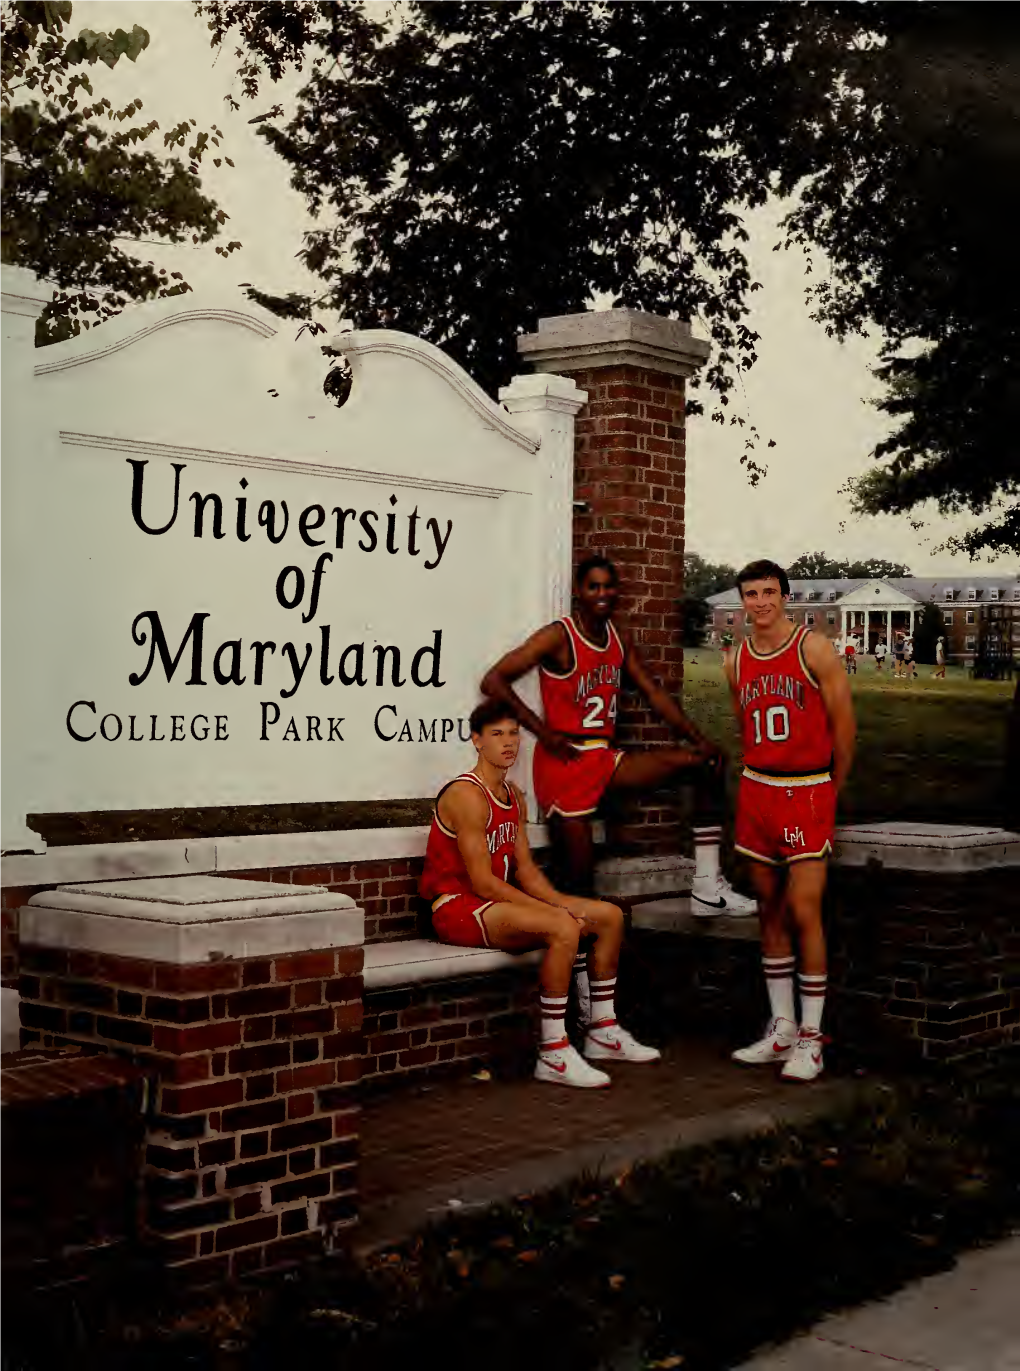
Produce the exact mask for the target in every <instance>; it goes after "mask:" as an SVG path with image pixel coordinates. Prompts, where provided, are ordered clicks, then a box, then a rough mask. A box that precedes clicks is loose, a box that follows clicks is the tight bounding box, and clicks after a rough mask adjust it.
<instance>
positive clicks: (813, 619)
mask: <svg viewBox="0 0 1020 1371" xmlns="http://www.w3.org/2000/svg"><path fill="white" fill-rule="evenodd" d="M814 621H815V616H814V615H813V614H809V615H808V616H807V622H808V623H809V624H813V623H814Z"/></svg>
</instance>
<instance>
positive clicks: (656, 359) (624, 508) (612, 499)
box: [518, 309, 709, 855]
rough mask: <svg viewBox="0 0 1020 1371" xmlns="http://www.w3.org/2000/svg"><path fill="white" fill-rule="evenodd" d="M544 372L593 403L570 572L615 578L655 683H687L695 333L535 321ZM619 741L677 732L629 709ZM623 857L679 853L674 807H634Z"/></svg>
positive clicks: (611, 321)
mask: <svg viewBox="0 0 1020 1371" xmlns="http://www.w3.org/2000/svg"><path fill="white" fill-rule="evenodd" d="M518 350H519V351H520V352H521V353H522V355H523V356H524V357H525V358H526V360H528V361H529V362H530V363H531V365H532V366H534V367H535V369H536V370H537V371H542V372H557V373H561V374H569V375H570V376H571V377H572V378H573V380H574V381H575V382H576V384H577V385H578V386H579V387H580V389H581V390H583V391H586V392H587V395H588V401H587V404H586V405H585V406H584V407H583V408H582V409H581V411H580V413H579V415H578V417H577V422H576V427H575V446H574V501H575V504H574V527H573V542H574V563H575V565H576V564H577V562H578V561H580V560H581V558H583V557H584V556H585V555H587V554H588V553H590V552H601V553H604V554H605V555H606V556H608V557H611V558H612V559H613V561H614V562H616V563H617V565H618V566H619V569H620V580H621V587H620V588H621V592H622V593H621V597H620V620H621V626H623V627H624V628H625V629H626V630H627V631H628V632H629V633H630V634H631V635H632V636H633V639H634V642H635V643H636V644H637V646H638V648H639V649H640V651H641V652H642V655H643V656H644V657H645V658H646V659H647V661H648V662H649V664H650V665H651V666H652V667H653V669H654V671H655V673H656V675H658V676H659V677H660V679H663V680H667V681H669V682H670V684H671V685H672V686H673V687H674V688H675V689H677V690H679V689H680V686H681V683H682V679H683V647H682V622H681V614H680V600H681V598H682V595H683V566H684V560H683V559H684V473H685V451H684V441H685V427H684V422H685V421H684V396H685V379H686V377H688V376H690V375H692V374H693V373H694V371H695V370H696V369H697V368H698V367H699V366H701V365H702V364H703V363H704V362H705V360H706V359H707V357H708V352H709V345H708V344H707V343H705V342H703V341H702V340H701V339H698V338H693V337H692V336H691V331H690V325H689V324H686V323H682V322H679V321H677V320H675V319H662V318H660V317H659V316H657V315H654V314H643V313H641V312H640V311H638V310H629V309H614V310H606V311H601V312H597V313H589V314H568V315H562V316H560V317H558V318H552V319H541V320H539V325H538V332H537V333H535V334H530V335H528V336H527V337H523V338H519V339H518ZM628 703H629V707H628V708H627V709H625V710H624V712H623V714H622V715H621V718H620V727H619V737H620V740H621V741H622V742H623V743H625V744H629V745H630V746H637V747H649V746H655V745H657V744H660V743H664V742H666V741H668V739H669V738H670V731H669V730H668V729H667V728H666V727H665V726H664V725H662V724H660V723H659V722H658V721H656V720H655V719H654V718H653V717H652V715H651V712H650V711H649V710H648V709H647V708H645V707H644V706H643V705H641V706H639V705H638V704H637V703H636V702H635V701H631V702H628ZM610 831H611V841H612V844H613V846H614V848H615V849H616V850H617V851H622V852H631V853H635V854H641V855H652V854H658V853H675V852H676V851H677V850H678V847H679V846H680V842H681V828H680V822H679V815H678V812H677V807H676V806H675V805H674V804H672V803H671V802H670V801H669V800H668V797H663V796H661V795H660V796H656V797H654V798H649V799H647V800H644V801H629V800H628V801H627V802H626V804H623V805H620V806H619V807H618V813H617V814H616V816H615V819H614V820H613V821H611V830H610Z"/></svg>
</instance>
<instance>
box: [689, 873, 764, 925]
mask: <svg viewBox="0 0 1020 1371" xmlns="http://www.w3.org/2000/svg"><path fill="white" fill-rule="evenodd" d="M691 913H692V914H697V915H698V916H699V917H701V918H708V917H711V916H712V915H713V914H726V915H728V916H729V917H730V918H743V917H744V916H745V915H747V914H757V913H758V901H757V900H755V899H752V898H749V897H748V896H747V895H740V894H738V893H737V891H735V890H734V889H733V887H732V886H731V885H730V883H729V881H728V880H727V879H726V877H725V876H716V877H706V876H702V877H700V878H695V880H694V882H693V884H692V885H691Z"/></svg>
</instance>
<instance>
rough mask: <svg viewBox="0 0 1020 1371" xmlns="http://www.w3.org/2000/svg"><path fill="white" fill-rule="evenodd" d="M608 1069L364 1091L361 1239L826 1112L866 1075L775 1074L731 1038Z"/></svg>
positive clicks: (371, 1241) (391, 1235) (386, 1237)
mask: <svg viewBox="0 0 1020 1371" xmlns="http://www.w3.org/2000/svg"><path fill="white" fill-rule="evenodd" d="M612 1074H613V1077H614V1079H613V1085H612V1086H611V1088H609V1089H608V1090H592V1091H584V1090H568V1089H564V1088H558V1087H556V1086H552V1085H541V1084H538V1083H537V1082H535V1081H533V1080H531V1079H524V1080H513V1081H496V1080H492V1081H487V1082H481V1081H476V1080H461V1081H454V1082H449V1083H437V1084H431V1085H420V1086H414V1087H407V1088H405V1089H403V1090H401V1091H400V1092H398V1093H395V1094H393V1095H388V1096H386V1095H384V1096H378V1097H375V1098H370V1099H369V1100H368V1101H367V1102H366V1103H365V1106H364V1109H363V1114H362V1120H361V1144H362V1162H361V1171H360V1177H361V1195H362V1218H361V1223H360V1225H359V1231H358V1239H357V1243H358V1246H359V1248H361V1249H362V1250H366V1249H370V1248H373V1247H378V1246H381V1245H384V1244H385V1243H387V1242H392V1241H396V1240H397V1239H399V1238H401V1237H404V1236H406V1235H407V1234H409V1233H410V1232H412V1231H413V1230H414V1229H415V1228H418V1227H421V1226H423V1225H424V1224H425V1223H427V1222H428V1221H429V1220H435V1219H438V1218H441V1217H442V1216H443V1215H444V1214H446V1213H448V1212H449V1211H450V1210H451V1208H452V1209H459V1210H460V1211H461V1212H463V1211H464V1210H465V1209H468V1208H471V1207H482V1206H485V1205H488V1204H492V1203H498V1202H500V1201H503V1200H507V1199H512V1198H513V1197H514V1196H515V1195H519V1194H525V1193H529V1192H532V1191H535V1190H541V1189H547V1188H549V1187H551V1186H554V1185H557V1184H560V1183H562V1182H563V1181H566V1180H569V1179H570V1178H571V1177H574V1176H578V1175H580V1174H582V1173H585V1172H587V1173H589V1174H590V1173H593V1172H596V1171H603V1172H612V1171H614V1170H618V1169H621V1168H622V1167H624V1166H628V1165H632V1164H633V1163H635V1162H638V1161H641V1160H646V1159H650V1158H654V1157H656V1156H661V1155H662V1154H664V1153H665V1152H668V1151H670V1150H672V1149H673V1148H675V1147H678V1146H684V1145H686V1146H691V1145H695V1144H697V1143H701V1142H707V1141H710V1140H712V1139H715V1138H719V1137H723V1136H729V1135H738V1134H747V1133H752V1132H756V1131H759V1130H761V1129H765V1128H772V1127H775V1126H777V1125H781V1124H784V1123H795V1122H799V1121H802V1120H804V1119H806V1118H810V1117H814V1116H816V1115H818V1114H822V1113H828V1112H831V1111H834V1110H837V1109H840V1108H842V1107H844V1106H845V1105H846V1104H848V1103H849V1102H850V1101H851V1100H852V1099H853V1098H855V1097H856V1096H857V1095H859V1094H860V1092H861V1089H862V1086H863V1083H862V1082H860V1081H857V1080H849V1079H843V1080H840V1079H838V1078H834V1077H829V1078H823V1080H822V1081H820V1082H818V1083H817V1084H815V1085H811V1086H797V1085H791V1084H784V1083H782V1082H781V1081H780V1079H779V1075H778V1073H773V1072H772V1071H762V1072H758V1071H755V1070H751V1069H748V1068H741V1067H737V1066H734V1065H733V1063H732V1062H731V1061H730V1060H729V1055H728V1050H727V1049H726V1048H724V1047H723V1046H721V1045H718V1044H713V1043H706V1042H705V1041H704V1040H703V1039H701V1040H697V1041H691V1040H688V1041H683V1042H678V1043H677V1042H675V1043H673V1044H671V1045H670V1046H669V1047H667V1048H666V1049H665V1051H664V1055H663V1060H662V1061H661V1062H659V1063H656V1064H655V1065H652V1066H631V1067H622V1066H621V1067H617V1068H615V1070H614V1071H613V1073H612ZM864 1088H873V1086H871V1085H870V1083H869V1085H868V1086H865V1087H864ZM451 1201H453V1204H452V1205H451Z"/></svg>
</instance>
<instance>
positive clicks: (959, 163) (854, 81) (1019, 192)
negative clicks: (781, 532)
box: [788, 0, 1020, 555]
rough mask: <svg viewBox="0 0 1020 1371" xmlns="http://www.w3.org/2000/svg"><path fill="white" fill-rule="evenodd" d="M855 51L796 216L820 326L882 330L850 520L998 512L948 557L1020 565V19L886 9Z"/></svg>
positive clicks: (961, 10) (974, 10)
mask: <svg viewBox="0 0 1020 1371" xmlns="http://www.w3.org/2000/svg"><path fill="white" fill-rule="evenodd" d="M869 8H871V9H872V11H873V14H872V22H873V23H874V25H875V28H876V30H877V31H878V32H879V33H880V34H881V35H882V38H883V42H882V43H881V44H877V45H876V44H869V45H866V46H865V47H864V48H862V49H860V50H857V49H854V50H851V51H849V52H848V67H847V84H846V87H845V90H844V91H843V92H842V93H841V97H840V98H839V99H838V100H836V101H835V102H834V103H833V105H832V110H831V117H830V118H829V119H828V120H827V121H826V122H824V123H823V124H822V125H820V126H819V140H818V145H817V157H818V165H817V172H816V175H815V176H814V178H813V179H812V181H811V182H810V183H809V184H808V185H806V186H805V187H804V188H803V190H802V198H801V202H800V204H799V205H798V206H797V207H796V208H795V210H794V212H793V213H792V215H791V216H790V218H789V221H788V226H789V231H790V236H791V238H792V239H794V240H796V241H799V242H800V243H802V244H804V245H806V246H807V247H808V248H809V249H810V248H811V247H819V248H821V249H822V250H823V251H824V252H825V254H826V257H827V259H828V268H829V270H828V271H827V272H826V279H825V280H824V281H822V282H821V283H820V284H818V285H816V286H815V287H814V288H813V290H812V295H813V304H814V308H815V312H816V317H817V318H819V320H820V321H821V322H822V323H823V324H824V325H825V326H826V328H827V329H828V330H829V331H830V332H831V333H833V334H835V335H836V336H837V337H840V338H842V337H845V336H846V335H847V334H849V333H853V332H861V331H864V330H865V329H867V328H868V327H870V326H877V328H878V329H880V330H881V332H882V337H883V344H882V350H881V361H880V365H879V367H878V369H877V375H878V377H879V378H880V379H881V380H882V381H883V382H884V386H885V391H884V395H883V397H882V399H881V400H880V401H879V405H878V407H879V408H880V409H881V410H882V411H884V412H885V413H886V414H887V415H889V416H890V418H891V419H892V420H893V421H894V427H893V430H892V432H891V434H890V436H889V437H888V438H887V439H885V440H884V441H883V442H881V443H880V444H879V445H878V447H877V449H876V451H875V454H874V455H875V456H876V457H877V458H878V459H879V465H877V466H876V467H874V468H873V469H872V470H871V471H869V472H868V473H867V475H866V476H865V477H863V478H862V479H860V480H859V481H857V482H856V483H854V485H853V486H852V491H853V502H854V505H855V506H856V508H857V509H858V510H859V511H861V512H863V513H869V514H875V513H895V514H905V513H908V512H909V511H911V510H913V509H914V508H915V507H916V506H917V505H919V504H921V503H922V502H924V501H927V500H934V501H935V502H936V503H937V506H938V508H939V509H940V511H941V512H942V513H956V512H960V511H965V512H972V513H979V514H980V513H988V514H989V517H988V519H987V521H986V522H984V523H983V525H982V526H981V527H979V528H978V529H976V530H975V531H974V532H972V533H969V534H967V535H966V536H964V537H962V538H959V539H955V540H950V543H949V546H950V547H953V548H955V549H962V550H966V551H968V552H969V553H971V554H972V555H976V554H977V553H979V552H986V553H987V552H992V553H995V552H1006V551H1014V552H1015V551H1017V550H1020V499H1018V498H1017V497H1018V496H1020V443H1018V439H1017V432H1018V426H1020V300H1018V291H1017V286H1016V273H1015V271H1014V270H1013V269H1012V267H1011V265H1010V264H1011V263H1012V261H1013V259H1014V258H1015V256H1016V247H1015V239H1016V224H1017V219H1018V214H1020V132H1018V130H1020V22H1018V18H1017V13H1016V9H1015V7H1014V6H1010V5H990V4H962V3H948V4H947V3H940V4H931V3H924V2H923V0H922V3H916V4H910V5H903V4H879V5H876V6H873V7H869Z"/></svg>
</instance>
